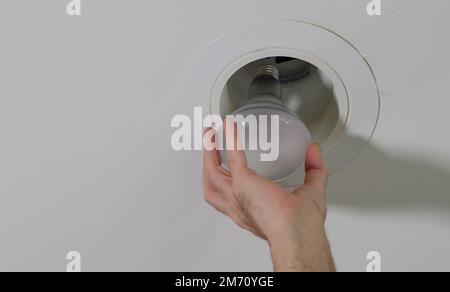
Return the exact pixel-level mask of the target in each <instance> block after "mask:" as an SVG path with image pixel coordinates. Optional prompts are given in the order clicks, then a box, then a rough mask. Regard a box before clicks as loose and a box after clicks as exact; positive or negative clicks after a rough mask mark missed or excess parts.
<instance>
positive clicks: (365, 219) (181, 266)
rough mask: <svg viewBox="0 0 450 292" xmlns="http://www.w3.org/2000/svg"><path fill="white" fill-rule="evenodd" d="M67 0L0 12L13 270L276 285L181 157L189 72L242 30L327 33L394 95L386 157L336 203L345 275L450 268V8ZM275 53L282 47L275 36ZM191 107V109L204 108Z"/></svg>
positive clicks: (381, 128)
mask: <svg viewBox="0 0 450 292" xmlns="http://www.w3.org/2000/svg"><path fill="white" fill-rule="evenodd" d="M66 2H67V3H68V2H69V1H61V0H42V1H32V0H28V1H26V0H6V1H2V3H1V4H0V36H1V45H0V82H1V86H0V142H1V143H0V234H1V235H0V242H1V243H0V270H11V269H12V270H64V269H65V264H66V259H65V255H66V253H67V252H68V251H69V250H73V249H75V250H78V251H80V252H81V254H82V258H83V269H84V270H116V271H117V270H119V271H121V270H127V271H128V270H150V271H153V270H189V271H192V270H194V271H198V270H213V271H216V270H220V271H222V270H227V271H241V270H258V271H259V270H262V271H266V270H270V269H271V263H270V258H269V254H268V251H267V246H266V244H265V243H264V242H261V241H259V240H257V239H255V238H253V237H252V236H250V235H249V234H247V233H245V232H243V231H239V230H238V229H237V228H236V227H235V226H233V224H231V223H230V222H229V221H228V220H227V219H226V218H224V217H222V216H220V215H218V214H216V213H215V211H213V210H212V208H209V207H208V206H207V205H206V203H204V201H203V199H202V190H201V179H200V178H201V159H200V157H201V153H175V152H173V151H172V150H171V147H170V136H171V134H172V129H171V128H170V119H171V118H172V116H173V115H174V114H177V113H179V112H180V104H181V102H180V96H181V94H180V91H181V88H182V85H183V82H184V80H185V79H186V76H187V70H188V66H189V64H190V63H191V62H192V60H193V59H194V57H195V56H196V55H197V54H198V53H199V51H200V50H201V49H202V48H203V47H204V46H206V45H207V44H208V43H209V42H210V41H212V40H213V39H215V38H216V37H217V36H219V35H221V34H222V33H223V32H225V31H228V30H229V29H231V28H237V27H240V26H242V25H245V24H250V23H255V22H258V21H263V20H272V19H296V20H302V21H307V22H311V23H314V24H317V25H320V26H323V27H326V28H328V29H330V30H332V31H334V32H336V33H338V34H339V35H341V36H343V37H344V38H346V39H347V40H349V41H350V42H352V43H353V44H354V45H355V46H356V47H357V48H358V49H359V50H360V51H361V52H362V53H363V54H364V56H365V57H366V58H367V60H368V61H369V63H370V65H371V66H372V68H373V70H374V73H375V75H376V77H377V80H378V83H379V87H380V89H381V95H382V96H381V99H382V111H381V119H380V122H379V125H378V128H377V130H376V132H375V136H374V137H373V141H372V143H371V144H370V145H369V146H368V147H367V148H366V149H365V151H364V152H363V153H362V154H361V155H360V156H359V157H358V159H357V160H355V161H354V162H353V164H352V165H351V166H350V167H348V168H347V169H345V170H343V171H342V172H341V173H339V174H338V175H336V176H335V177H333V178H332V180H331V182H330V188H329V199H330V214H329V217H328V226H327V228H328V233H329V235H330V240H331V243H332V246H333V251H334V254H335V257H336V261H337V264H338V268H339V269H340V270H357V271H363V270H365V266H366V263H367V262H366V259H365V256H366V253H367V252H368V251H370V250H377V251H380V252H381V254H382V256H383V258H382V259H383V262H382V264H383V269H384V270H448V269H449V266H448V262H450V253H449V252H448V246H449V245H450V231H449V230H450V228H449V224H450V212H449V211H450V131H449V130H448V125H450V115H449V114H448V112H449V110H448V109H449V108H450V97H449V93H448V84H450V70H449V69H448V68H449V66H450V57H449V56H448V55H447V54H448V52H450V37H449V35H450V34H449V30H450V29H449V28H450V18H449V17H448V13H449V11H450V2H449V1H447V0H431V1H424V0H403V1H402V0H388V1H387V0H383V16H379V17H369V16H368V15H367V14H366V11H365V6H366V4H367V3H368V2H369V1H362V0H341V1H333V0H276V1H275V0H273V1H269V0H246V1H242V0H216V1H210V0H190V1H182V0H177V1H175V0H165V1H148V0H147V1H144V0H127V1H124V0H123V1H119V0H94V1H84V2H88V3H84V4H85V6H83V7H84V8H83V15H82V16H81V17H68V16H67V15H66V14H65V6H66V4H67V3H66ZM268 37H270V36H268ZM192 106H194V105H192Z"/></svg>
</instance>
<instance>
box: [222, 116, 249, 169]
mask: <svg viewBox="0 0 450 292" xmlns="http://www.w3.org/2000/svg"><path fill="white" fill-rule="evenodd" d="M225 137H226V146H227V147H226V148H227V157H228V164H229V166H230V171H231V175H232V176H238V175H239V173H242V171H245V170H247V168H248V166H247V158H246V156H245V152H244V151H243V150H240V149H242V148H241V147H239V146H240V144H239V140H238V127H237V124H236V123H235V122H234V120H232V119H229V118H227V119H226V120H225Z"/></svg>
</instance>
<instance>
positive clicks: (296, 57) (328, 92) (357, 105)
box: [181, 21, 379, 186]
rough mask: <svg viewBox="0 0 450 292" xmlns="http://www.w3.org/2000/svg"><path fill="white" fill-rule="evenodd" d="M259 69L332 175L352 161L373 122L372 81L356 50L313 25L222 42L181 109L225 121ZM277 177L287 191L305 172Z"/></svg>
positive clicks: (201, 63) (196, 69)
mask: <svg viewBox="0 0 450 292" xmlns="http://www.w3.org/2000/svg"><path fill="white" fill-rule="evenodd" d="M263 65H266V66H272V67H274V68H276V70H277V71H278V72H277V74H278V81H279V83H280V86H281V89H282V91H281V96H280V99H279V100H280V101H281V103H282V106H283V107H284V108H286V109H287V110H288V111H289V112H292V113H295V114H296V115H297V116H298V117H300V118H301V120H302V121H303V123H304V124H305V125H306V128H307V129H308V131H309V132H310V133H311V136H312V140H313V141H314V142H317V143H320V144H321V146H322V149H323V151H324V156H325V160H326V161H327V164H328V166H329V168H330V171H331V173H336V172H338V171H339V170H340V169H342V168H344V167H345V166H347V165H348V164H349V163H350V162H351V161H352V160H353V159H354V158H355V157H357V155H358V154H359V153H360V151H361V150H362V149H363V148H364V146H365V145H366V144H367V143H368V141H369V140H370V138H371V136H372V134H373V132H374V130H375V127H376V124H377V121H378V115H379V92H378V87H377V84H376V80H375V77H374V75H373V72H372V70H371V68H370V66H369V65H368V63H367V62H366V60H365V59H364V58H363V57H362V56H361V54H360V53H359V52H358V51H357V49H356V48H355V46H353V45H352V44H350V43H349V42H348V41H346V40H344V39H343V38H341V37H340V36H338V35H337V34H335V33H333V32H331V31H329V30H326V29H324V28H321V27H318V26H315V25H312V24H308V23H302V22H295V21H274V22H267V23H262V24H256V25H252V26H249V27H242V28H238V29H235V30H233V31H230V32H228V33H226V34H224V35H222V36H221V37H220V38H218V39H217V40H215V41H214V42H212V43H211V44H210V45H209V46H208V47H207V48H206V49H204V50H203V51H202V52H201V53H200V54H199V56H198V57H197V58H196V59H195V61H194V63H193V64H192V65H191V67H190V68H189V77H188V79H187V81H186V85H185V88H184V90H183V98H182V99H181V104H182V107H183V108H182V110H183V111H186V112H189V111H191V110H192V107H193V106H203V107H204V108H209V109H210V113H211V114H219V115H221V116H223V117H225V116H226V115H228V114H232V113H235V112H237V111H238V112H239V110H241V111H242V109H243V108H245V106H247V104H248V102H249V91H250V88H251V86H250V85H251V83H252V82H253V78H254V75H252V74H254V72H255V70H257V68H259V67H260V66H263ZM280 147H281V145H280ZM298 151H299V153H302V152H303V149H302V147H298ZM278 174H279V175H275V174H272V175H273V176H272V178H281V177H283V178H282V179H281V180H280V183H281V184H283V185H284V186H297V185H300V184H302V182H303V176H304V173H303V166H302V165H301V166H299V167H298V169H297V170H296V171H294V172H293V173H292V174H291V175H288V177H284V176H283V174H282V173H281V172H279V173H278Z"/></svg>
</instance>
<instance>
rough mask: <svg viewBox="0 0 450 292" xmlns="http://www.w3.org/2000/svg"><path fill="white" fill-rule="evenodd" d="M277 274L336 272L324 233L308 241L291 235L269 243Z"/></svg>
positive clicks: (310, 237) (319, 233)
mask: <svg viewBox="0 0 450 292" xmlns="http://www.w3.org/2000/svg"><path fill="white" fill-rule="evenodd" d="M269 243H270V249H271V254H272V260H273V264H274V269H275V271H276V272H335V271H336V268H335V265H334V261H333V257H332V253H331V249H330V245H329V242H328V239H327V237H326V235H325V232H324V231H321V232H318V233H316V234H315V235H314V236H311V234H309V235H308V240H307V241H304V240H302V237H301V236H300V237H299V236H297V235H293V236H292V234H290V235H288V236H287V237H286V236H285V237H280V238H278V239H273V240H272V241H269Z"/></svg>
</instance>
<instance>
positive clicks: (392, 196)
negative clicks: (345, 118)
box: [328, 139, 450, 216]
mask: <svg viewBox="0 0 450 292" xmlns="http://www.w3.org/2000/svg"><path fill="white" fill-rule="evenodd" d="M355 140H357V141H355V143H362V141H360V140H358V139H355ZM426 156H427V155H423V156H420V155H419V156H408V155H406V154H405V155H398V156H396V157H394V156H390V155H388V154H387V153H384V152H383V151H382V150H381V149H379V148H377V147H375V146H373V145H371V144H369V145H367V146H366V148H365V149H364V151H363V152H362V153H361V154H360V156H359V157H358V158H357V159H356V160H355V161H353V163H352V165H350V166H349V167H348V168H347V169H344V170H342V171H341V172H340V173H338V174H337V175H335V176H334V177H332V178H331V179H330V188H329V190H328V201H329V203H330V205H331V206H333V205H334V206H343V207H350V208H365V209H385V210H405V209H408V210H411V209H417V210H424V209H425V208H426V209H428V210H433V211H434V210H435V211H442V212H443V213H445V214H446V215H449V216H450V171H449V170H448V169H447V170H446V169H443V168H439V167H438V166H435V165H433V164H432V163H431V162H428V161H427V160H426Z"/></svg>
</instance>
